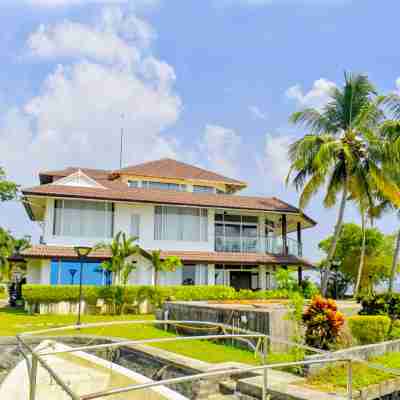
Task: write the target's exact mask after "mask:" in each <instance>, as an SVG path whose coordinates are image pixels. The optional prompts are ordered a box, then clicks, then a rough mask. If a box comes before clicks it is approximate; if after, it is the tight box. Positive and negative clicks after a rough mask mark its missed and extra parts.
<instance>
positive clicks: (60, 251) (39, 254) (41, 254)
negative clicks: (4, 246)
mask: <svg viewBox="0 0 400 400" xmlns="http://www.w3.org/2000/svg"><path fill="white" fill-rule="evenodd" d="M20 255H21V256H24V257H27V258H53V257H57V258H78V257H77V255H76V253H75V250H74V248H73V247H70V246H49V245H44V244H38V245H33V246H31V247H29V248H28V249H25V250H22V251H21V252H20ZM110 257H111V253H110V251H109V250H108V249H98V250H93V251H92V252H91V253H90V254H89V258H92V259H96V260H97V259H98V260H104V259H107V258H110ZM12 259H13V258H11V260H12Z"/></svg>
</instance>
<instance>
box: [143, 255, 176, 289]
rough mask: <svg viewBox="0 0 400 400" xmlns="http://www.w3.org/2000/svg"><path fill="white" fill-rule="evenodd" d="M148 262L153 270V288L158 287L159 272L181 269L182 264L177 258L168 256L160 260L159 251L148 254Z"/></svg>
mask: <svg viewBox="0 0 400 400" xmlns="http://www.w3.org/2000/svg"><path fill="white" fill-rule="evenodd" d="M149 254H150V261H151V263H152V266H153V270H154V286H155V287H156V286H158V284H159V277H160V272H172V271H176V269H177V268H180V267H182V262H181V260H180V258H179V257H176V256H169V257H166V258H165V259H164V260H162V259H161V250H154V251H151V252H150V253H149Z"/></svg>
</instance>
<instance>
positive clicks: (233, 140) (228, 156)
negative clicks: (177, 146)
mask: <svg viewBox="0 0 400 400" xmlns="http://www.w3.org/2000/svg"><path fill="white" fill-rule="evenodd" d="M241 144H242V139H241V137H240V136H239V135H238V134H237V133H236V132H235V131H234V130H232V129H229V128H225V127H223V126H220V125H206V127H205V130H204V136H203V138H202V141H201V144H200V148H201V150H202V151H203V154H204V158H205V159H207V162H208V168H210V169H212V170H213V171H216V172H219V173H221V174H223V175H226V176H229V177H232V178H234V177H237V176H238V158H239V152H240V147H241Z"/></svg>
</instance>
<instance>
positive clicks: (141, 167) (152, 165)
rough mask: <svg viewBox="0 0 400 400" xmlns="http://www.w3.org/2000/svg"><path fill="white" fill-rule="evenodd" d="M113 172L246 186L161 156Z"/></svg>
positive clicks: (234, 180)
mask: <svg viewBox="0 0 400 400" xmlns="http://www.w3.org/2000/svg"><path fill="white" fill-rule="evenodd" d="M114 174H117V175H119V174H126V175H127V174H129V175H138V176H148V177H151V178H180V179H194V180H203V181H213V182H221V183H226V184H229V185H239V186H243V187H245V186H247V185H246V183H244V182H241V181H238V180H236V179H231V178H227V177H226V176H223V175H220V174H217V173H215V172H212V171H208V170H205V169H203V168H198V167H195V166H194V165H190V164H186V163H184V162H180V161H176V160H172V159H170V158H163V159H161V160H156V161H149V162H146V163H143V164H138V165H133V166H130V167H126V168H122V169H120V170H116V171H114Z"/></svg>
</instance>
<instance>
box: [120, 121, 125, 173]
mask: <svg viewBox="0 0 400 400" xmlns="http://www.w3.org/2000/svg"><path fill="white" fill-rule="evenodd" d="M124 117H125V115H124V114H123V113H122V114H121V148H120V153H119V168H122V154H123V148H124Z"/></svg>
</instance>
